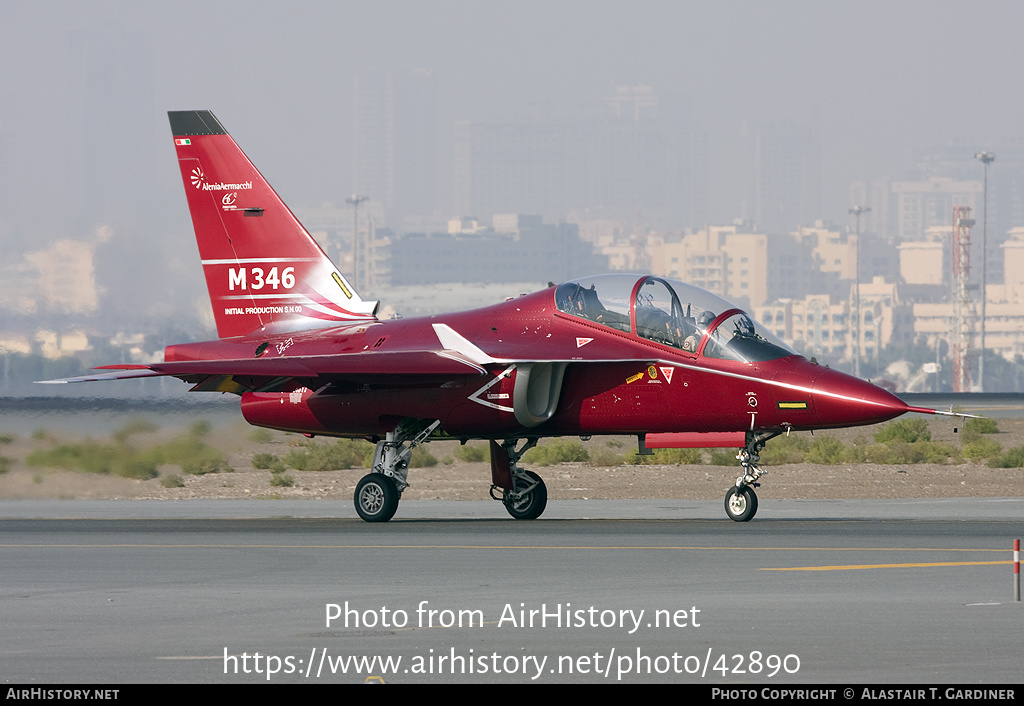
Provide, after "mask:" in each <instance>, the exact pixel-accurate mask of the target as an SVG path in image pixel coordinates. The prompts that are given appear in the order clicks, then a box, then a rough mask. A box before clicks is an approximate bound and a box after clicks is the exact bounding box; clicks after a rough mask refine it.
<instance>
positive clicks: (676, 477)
mask: <svg viewBox="0 0 1024 706" xmlns="http://www.w3.org/2000/svg"><path fill="white" fill-rule="evenodd" d="M998 423H999V428H1000V433H998V434H994V435H991V436H990V437H989V438H992V439H994V440H996V441H997V442H999V443H1000V444H1001V445H1002V447H1003V448H1004V449H1009V448H1011V447H1015V446H1021V445H1024V419H999V420H998ZM929 424H930V428H931V431H932V438H933V440H935V441H946V442H950V443H955V444H959V443H960V442H959V435H958V434H954V433H953V428H954V427H956V426H959V424H960V421H959V420H951V419H947V418H932V419H930V420H929ZM180 431H181V430H171V429H162V430H159V431H157V432H152V433H148V434H141V435H138V436H134V437H132V443H133V444H136V445H139V446H144V445H146V444H148V443H161V442H163V441H166V440H167V439H168V438H170V437H171V436H172V435H173V434H174V433H177V432H180ZM875 431H877V429H876V428H873V427H861V428H857V429H846V430H838V431H835V432H829V433H830V434H832V435H833V436H836V437H837V438H839V439H841V440H843V441H845V442H847V443H850V442H852V441H853V440H854V439H855V438H856V437H858V436H861V437H863V438H865V439H868V440H870V439H871V437H872V435H873V434H874V432H875ZM820 433H821V432H819V434H820ZM262 436H263V438H262V439H260V440H259V441H253V440H252V439H253V438H260V434H259V433H254V432H253V429H252V428H250V427H245V426H243V425H241V424H239V425H237V426H236V425H230V426H227V427H222V428H218V429H214V430H213V432H212V433H211V435H210V437H209V438H208V439H207V442H208V443H209V444H211V445H213V446H215V447H217V448H218V449H220V450H222V451H224V452H225V453H228V454H229V462H230V465H231V466H232V468H233V470H232V471H231V472H222V473H211V474H207V475H201V476H200V475H188V474H184V473H181V471H180V469H179V468H177V467H176V466H171V465H168V466H163V467H161V469H160V472H161V477H163V476H167V475H169V474H174V473H178V474H179V475H180V477H181V480H182V482H183V483H184V487H177V488H167V487H164V486H163V485H162V484H161V482H160V479H153V480H146V481H138V480H130V479H125V478H118V477H113V476H109V475H98V474H92V473H84V472H78V471H67V470H60V469H51V468H40V467H30V466H29V465H28V464H27V463H26V458H27V456H28V455H29V454H30V453H31V452H32V451H33V450H34V449H38V448H46V447H47V445H52V444H55V443H61V442H65V441H73V439H66V438H61V439H53V438H50V439H40V438H28V437H25V438H14V439H5V440H4V441H5V442H6V443H4V444H3V445H2V446H0V456H2V457H4V458H6V459H7V460H8V462H7V464H6V465H7V468H8V470H7V472H6V473H2V474H0V499H25V498H53V499H62V498H64V499H86V498H94V499H122V498H125V499H127V498H131V499H163V500H173V499H191V498H217V499H232V498H268V499H274V498H323V499H330V500H344V501H347V502H351V498H352V493H353V491H354V490H355V485H356V483H357V482H358V481H359V479H360V478H361V477H362V476H363V475H364V474H365V473H366V470H365V469H349V470H344V471H322V472H301V471H294V470H289V471H288V475H290V476H291V477H292V479H293V480H294V485H293V486H291V487H275V486H272V485H271V483H270V481H271V477H272V476H271V473H270V471H265V470H256V469H254V468H253V467H252V458H253V456H254V455H255V454H257V453H271V454H276V455H278V456H284V455H285V454H287V453H288V452H289V451H292V450H294V445H295V444H296V442H297V441H299V440H302V437H297V436H296V435H288V434H283V433H277V432H273V433H271V434H269V440H266V437H267V436H268V435H266V434H263V435H262ZM618 441H620V442H621V443H622V447H621V448H618V449H616V450H617V451H619V452H621V451H622V450H625V449H628V448H632V445H633V444H635V440H634V439H632V438H621V439H619V440H618ZM607 442H608V440H607V439H599V438H595V439H593V440H591V441H590V442H588V443H587V444H586V445H585V448H587V449H590V450H594V449H597V448H601V447H602V446H603V445H605V444H607ZM456 445H457V444H456V442H433V443H431V444H429V446H428V447H427V448H428V449H429V450H430V451H431V452H432V453H433V455H434V456H436V457H437V458H439V459H442V462H441V463H439V464H438V465H436V466H433V467H431V468H413V469H411V471H410V473H409V481H410V483H411V487H410V488H408V489H407V490H406V491H405V493H404V495H403V497H404V498H407V499H416V500H424V499H427V500H429V499H437V500H480V499H485V498H486V497H487V494H488V490H489V488H490V468H489V465H488V464H487V463H486V462H477V463H464V462H460V461H457V460H454V459H452V452H453V451H454V449H455V448H456ZM444 460H448V463H445V462H444ZM531 468H533V469H534V470H536V471H537V472H538V473H539V474H540V475H541V476H542V477H543V478H544V481H545V483H546V484H547V487H548V496H549V497H550V498H551V499H554V500H567V499H659V498H664V499H716V498H721V497H724V495H725V491H726V490H727V489H728V488H729V487H730V486H731V485H732V484H733V482H734V481H735V479H736V476H737V475H738V474H739V466H738V464H736V465H734V466H714V465H683V466H678V465H676V466H616V467H595V466H591V465H589V464H586V463H562V464H558V465H553V466H547V467H538V466H531ZM766 468H767V471H768V473H767V474H766V475H765V476H764V477H763V478H762V479H761V483H762V485H761V488H760V489H759V490H758V495H759V496H760V497H761V498H762V499H771V498H776V499H782V498H787V499H801V498H802V499H822V498H942V497H1001V496H1018V495H1021V494H1024V492H1022V490H1024V483H1022V471H1021V469H995V468H989V467H988V466H985V465H983V464H977V463H959V464H953V463H948V464H913V465H876V464H870V463H862V464H845V463H844V464H840V465H816V464H810V463H799V464H787V465H779V466H767V467H766Z"/></svg>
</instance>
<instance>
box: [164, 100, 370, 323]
mask: <svg viewBox="0 0 1024 706" xmlns="http://www.w3.org/2000/svg"><path fill="white" fill-rule="evenodd" d="M168 116H169V117H170V120H171V132H172V133H173V134H174V145H175V149H176V150H177V153H178V165H179V167H180V168H181V178H182V181H183V183H184V185H185V196H186V197H187V198H188V207H189V210H190V211H191V213H192V224H193V226H194V227H195V232H196V241H197V242H198V243H199V255H200V257H201V258H202V262H203V272H204V274H205V275H206V286H207V288H208V289H209V291H210V301H211V303H212V304H213V314H214V317H215V319H216V322H217V334H218V335H219V336H220V337H221V338H228V337H232V336H244V335H246V334H249V333H252V332H254V331H256V330H257V329H261V328H264V327H268V328H269V329H271V330H289V329H300V328H309V327H313V326H318V325H330V324H332V323H339V322H346V321H358V320H367V319H373V318H374V314H375V312H376V310H377V302H373V301H363V300H362V299H361V298H360V297H359V295H358V294H357V293H356V292H355V290H353V289H352V286H351V285H350V284H349V283H348V280H346V279H345V277H344V276H343V275H342V274H341V273H340V272H338V270H337V268H336V267H335V266H334V263H332V262H331V260H330V258H328V257H327V255H326V254H325V253H324V251H323V250H322V249H321V248H320V246H319V245H317V243H316V241H315V240H313V238H312V236H310V234H309V233H308V232H307V231H306V229H305V228H303V226H302V224H301V223H299V221H298V219H297V218H295V215H294V214H293V213H292V212H291V211H290V210H289V209H288V207H287V206H285V205H284V202H283V201H281V199H280V197H279V196H278V195H277V194H276V193H275V192H274V190H273V189H272V188H270V184H268V183H267V181H266V180H265V179H264V178H263V175H262V174H260V173H259V170H257V169H256V167H255V166H253V163H252V162H250V161H249V158H248V157H246V156H245V153H244V152H242V150H241V149H240V148H239V147H238V145H237V144H235V141H234V140H233V139H232V138H231V136H230V135H228V133H227V131H226V130H225V129H224V127H223V126H222V125H221V124H220V122H219V121H218V120H217V118H215V117H214V115H213V113H211V112H210V111H208V110H188V111H172V112H170V113H168Z"/></svg>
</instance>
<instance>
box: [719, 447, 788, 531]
mask: <svg viewBox="0 0 1024 706" xmlns="http://www.w3.org/2000/svg"><path fill="white" fill-rule="evenodd" d="M781 433H782V432H779V431H776V432H768V433H761V434H758V433H756V432H752V431H748V432H747V438H746V443H747V445H746V447H745V448H744V449H742V450H741V451H740V452H739V454H738V455H737V456H736V458H737V459H738V460H739V462H740V466H742V467H743V475H741V476H740V477H739V478H737V479H736V485H735V486H733V487H732V488H729V492H728V493H726V494H725V514H726V515H728V516H729V519H730V520H734V521H735V522H748V521H750V520H752V519H753V518H754V515H755V514H757V493H755V492H754V488H757V487H759V486H760V485H761V484H760V483H758V482H757V479H758V478H760V477H761V476H763V475H764V474H765V471H764V469H762V468H761V467H760V466H758V465H757V462H758V461H760V460H761V456H760V453H761V449H763V448H764V445H765V443H767V442H768V440H769V439H774V438H775V437H776V436H778V435H779V434H781Z"/></svg>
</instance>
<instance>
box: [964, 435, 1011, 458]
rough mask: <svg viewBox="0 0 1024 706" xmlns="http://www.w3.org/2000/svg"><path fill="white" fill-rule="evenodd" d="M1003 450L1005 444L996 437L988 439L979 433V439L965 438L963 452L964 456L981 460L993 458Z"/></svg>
mask: <svg viewBox="0 0 1024 706" xmlns="http://www.w3.org/2000/svg"><path fill="white" fill-rule="evenodd" d="M1002 451H1003V445H1002V444H1000V443H999V442H998V441H995V440H994V439H986V438H985V437H983V436H980V435H979V438H977V439H971V440H969V441H968V440H967V439H964V444H963V447H962V448H961V453H962V454H963V457H964V458H969V459H971V460H972V461H980V460H983V459H986V458H992V457H994V456H999V455H1000V454H1001V453H1002Z"/></svg>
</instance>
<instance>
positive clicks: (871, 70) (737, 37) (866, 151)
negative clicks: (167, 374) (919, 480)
mask: <svg viewBox="0 0 1024 706" xmlns="http://www.w3.org/2000/svg"><path fill="white" fill-rule="evenodd" d="M1021 27H1024V4H1022V3H1020V2H1010V1H1008V2H977V1H976V0H975V1H972V2H936V1H934V0H929V1H920V2H918V1H913V2H899V1H897V2H892V1H891V0H888V1H885V2H871V1H868V2H864V1H859V2H825V1H818V2H777V1H774V2H763V1H756V2H752V1H737V2H721V1H718V2H710V1H708V2H681V1H667V2H662V1H657V2H654V1H651V2H643V1H637V0H630V1H629V2H625V1H622V2H596V1H595V0H586V1H582V2H576V1H571V2H570V1H561V2H559V1H551V0H547V1H543V2H535V1H524V0H516V1H515V2H507V1H503V2H457V1H435V2H411V1H401V2H386V1H380V0H375V1H373V2H337V1H332V2H301V1H299V2H291V3H288V4H287V5H286V4H285V3H282V2H262V1H253V0H246V1H245V2H216V1H212V2H211V1H210V0H203V1H202V2H192V1H189V0H176V1H175V2H137V1H133V2H113V1H95V0H93V1H88V2H81V1H78V2H46V1H41V2H20V1H18V0H0V56H2V66H3V67H4V70H3V71H2V72H0V138H2V139H3V141H0V146H3V147H4V152H2V153H0V158H2V159H3V161H2V162H0V183H3V184H6V185H10V184H12V183H16V184H17V185H19V186H18V188H19V189H21V190H20V191H18V192H17V197H16V198H15V197H12V196H11V195H10V194H9V195H8V198H7V200H3V199H2V197H0V203H2V204H4V208H5V209H9V213H8V216H10V217H11V218H13V219H14V220H19V219H18V218H16V217H17V216H21V219H20V222H24V221H25V220H26V219H27V218H28V215H29V214H32V213H34V212H36V211H40V212H43V211H45V210H46V208H47V206H46V204H47V201H46V200H45V199H49V200H50V201H49V203H50V204H51V205H52V203H53V199H55V198H58V199H59V197H60V193H59V191H60V189H61V188H73V185H72V186H68V185H67V182H68V180H71V181H74V180H78V179H81V178H82V177H81V176H79V175H82V174H88V173H89V168H88V166H87V167H85V168H84V169H83V167H82V166H81V165H77V166H76V165H74V160H75V156H74V152H75V150H74V149H71V150H70V152H69V149H68V145H69V144H72V145H73V144H74V143H75V142H76V141H78V140H82V139H90V137H93V136H92V135H85V136H83V135H81V134H78V133H76V132H75V130H76V127H75V126H76V125H81V124H84V125H88V126H93V125H95V121H93V122H89V116H85V115H80V113H82V112H83V111H87V110H90V106H93V109H94V107H95V106H97V105H103V104H104V95H103V92H104V91H105V90H107V88H106V87H105V84H104V83H103V82H102V81H98V80H93V81H91V82H89V85H88V86H87V87H86V89H87V90H88V91H89V92H90V94H91V95H90V96H89V97H88V99H87V100H83V99H82V97H81V91H82V89H83V87H82V86H78V85H75V84H76V83H77V82H80V78H78V77H81V76H82V75H83V71H84V69H83V67H81V66H79V65H78V63H79V61H80V59H79V58H76V57H80V55H79V54H76V52H75V50H74V47H75V46H76V41H81V40H80V39H77V40H76V37H79V38H80V37H82V36H85V37H89V38H91V39H89V40H87V41H93V40H94V39H95V37H96V36H101V37H103V36H105V37H110V42H111V44H112V45H116V46H118V47H120V49H119V51H121V52H122V54H121V56H124V63H125V64H130V65H131V66H130V67H129V66H125V67H122V68H123V70H125V71H127V70H128V69H129V68H131V69H133V70H138V71H145V75H147V76H151V80H150V81H149V83H150V86H149V88H148V89H147V90H145V91H138V101H137V106H136V107H135V109H134V112H133V109H132V107H131V106H132V96H130V95H129V96H125V95H117V96H113V97H112V98H111V101H110V103H111V104H113V105H116V106H117V107H118V110H119V111H122V112H124V113H125V114H126V115H128V117H130V119H131V120H132V121H138V122H142V123H147V122H149V123H151V124H149V125H142V126H139V127H138V128H136V132H140V133H142V134H145V135H147V136H150V135H151V140H152V155H153V156H151V157H150V158H149V159H150V161H151V162H152V169H151V171H152V173H153V174H154V175H157V176H154V177H153V181H152V182H151V185H150V182H146V183H145V189H144V191H145V194H146V198H147V199H148V198H152V205H151V206H150V208H151V209H152V212H153V213H154V215H155V216H157V217H159V219H161V221H169V222H172V223H174V224H176V226H175V227H178V226H181V227H186V228H187V224H188V220H187V212H186V209H185V202H184V199H183V198H182V197H181V196H182V195H181V191H180V190H181V186H180V183H179V182H178V177H177V171H176V168H175V165H174V152H173V146H172V143H171V140H170V133H169V130H168V127H167V120H166V114H165V111H167V110H174V109H191V108H204V109H210V110H212V111H213V112H214V113H215V114H216V115H217V116H218V117H219V118H220V119H221V121H222V122H223V123H224V124H225V126H226V127H227V128H228V129H229V131H231V133H232V134H233V135H234V137H235V138H236V139H237V140H238V141H239V143H240V144H241V145H242V147H243V149H245V150H246V151H247V153H248V154H249V156H250V157H251V158H252V159H253V161H254V162H255V163H256V164H257V165H258V166H259V167H260V169H261V170H262V171H263V172H264V174H265V175H266V176H267V177H268V179H269V180H270V181H271V183H272V184H274V185H275V187H277V188H278V190H279V191H280V192H281V194H282V196H283V197H284V198H285V200H286V201H287V202H288V203H289V204H290V205H292V206H293V207H296V208H300V207H303V206H308V205H315V204H318V203H320V202H321V201H327V200H338V199H339V198H340V197H341V196H342V195H344V194H346V193H348V192H349V184H350V180H351V168H350V165H349V154H350V152H351V133H350V128H351V122H352V117H351V98H352V77H353V72H354V71H355V70H357V69H364V68H386V69H408V68H426V69H430V70H432V71H434V72H436V75H437V77H438V82H439V87H440V91H441V98H442V100H441V112H442V114H441V123H440V124H441V125H442V128H447V126H448V125H450V121H452V120H455V119H470V120H484V119H496V118H501V117H507V116H519V115H524V114H530V113H531V112H536V111H544V112H548V113H552V114H561V113H569V114H571V113H574V112H576V111H582V110H585V109H586V107H587V106H593V105H595V104H599V101H600V98H601V97H602V96H604V95H606V94H607V92H608V90H609V87H610V85H611V83H612V82H613V81H616V82H637V83H647V84H650V85H652V86H654V88H655V90H656V91H657V92H658V93H659V94H660V95H664V96H668V95H675V96H679V97H681V98H682V99H683V101H684V103H685V105H686V107H687V108H688V110H689V112H690V115H691V116H692V118H693V120H694V121H696V122H697V123H698V124H700V125H702V126H704V127H705V128H706V129H707V130H708V132H709V137H710V158H711V163H712V167H711V170H712V174H711V176H712V182H711V216H712V219H713V220H719V221H724V220H728V219H731V218H732V217H734V216H735V215H738V214H737V212H736V208H737V203H738V199H739V194H738V191H739V187H740V184H741V183H742V181H741V176H742V175H741V173H740V171H739V170H740V166H741V160H740V159H739V156H738V154H737V148H736V143H737V141H738V137H739V134H740V129H741V125H742V124H743V123H744V122H747V123H750V124H756V123H758V122H762V121H770V120H799V121H805V122H816V123H817V125H818V126H819V127H820V133H821V159H822V168H821V174H822V188H821V201H822V207H823V211H824V213H823V215H825V216H827V217H831V218H832V219H833V220H835V221H837V222H839V223H845V222H846V219H847V216H846V207H847V205H848V204H847V200H848V188H849V183H850V181H852V180H855V179H864V178H872V177H877V176H883V175H896V172H898V171H899V170H900V169H901V168H902V167H903V165H904V162H905V155H906V152H907V150H908V149H909V148H910V147H912V146H913V145H915V144H919V143H921V142H927V141H933V140H945V139H950V138H958V139H973V140H976V141H977V143H978V147H979V148H981V147H984V146H985V145H986V144H987V143H988V142H990V141H993V140H996V139H1005V138H1013V137H1018V136H1020V135H1021V127H1020V126H1021V116H1022V114H1024V110H1022V108H1024V92H1022V91H1021V90H1020V87H1019V71H1020V69H1021V67H1024V42H1022V41H1021V38H1020V32H1021ZM136 49H137V50H138V54H139V55H138V56H137V57H136V56H134V55H133V52H134V51H135V50H136ZM136 62H137V64H138V65H137V66H135V64H136ZM122 127H123V126H119V125H107V126H104V125H102V124H100V125H99V126H97V127H90V128H89V129H90V130H92V131H94V132H95V133H96V134H95V136H94V137H95V139H97V140H100V139H102V140H110V141H111V142H112V143H113V145H112V147H111V149H110V150H109V151H108V152H103V154H106V155H108V156H109V159H110V160H111V161H112V162H114V163H115V164H116V163H119V162H122V161H128V160H131V159H132V155H131V154H124V153H123V152H119V151H118V150H117V148H116V144H117V142H118V133H119V131H121V129H122ZM105 128H106V129H105ZM69 131H70V134H67V133H69ZM69 154H70V156H69ZM87 154H91V155H94V156H93V157H92V159H96V157H95V155H96V154H98V152H97V151H96V150H95V149H93V151H92V152H87ZM967 158H968V159H969V155H967ZM69 164H70V166H68V165H69ZM55 170H57V171H59V172H63V173H62V174H55V173H54V172H55ZM147 170H149V166H147ZM103 173H104V174H108V173H109V174H110V176H109V177H105V178H104V179H103V180H102V181H103V182H104V183H98V184H93V185H90V188H109V189H111V190H116V189H120V188H122V187H124V188H128V187H129V186H131V187H133V188H135V189H136V192H133V193H140V192H139V184H138V183H135V184H128V183H127V182H126V183H125V184H120V183H118V180H119V179H121V178H124V179H125V180H135V181H138V180H139V179H140V177H139V176H138V175H133V173H132V172H131V170H130V169H127V168H125V169H114V170H111V171H109V172H103ZM146 173H148V171H147V172H146ZM121 175H123V176H121ZM141 178H142V180H143V181H145V180H146V177H145V175H143V177H141ZM23 184H30V185H46V189H45V193H44V190H43V189H42V188H39V189H37V188H34V187H31V188H30V187H26V186H22V185H23ZM54 185H56V188H55V187H54ZM55 190H56V192H57V193H55ZM44 196H45V199H44ZM26 210H27V211H26ZM4 218H5V214H3V213H0V223H2V222H3V220H4ZM11 218H9V219H8V220H10V219H11ZM44 222H45V219H44ZM82 227H83V228H84V229H86V230H87V229H88V227H89V224H85V223H83V224H82ZM0 233H4V234H5V235H6V236H7V237H10V235H11V233H10V229H7V230H0ZM67 235H71V236H72V237H75V236H76V235H80V234H74V233H69V234H67Z"/></svg>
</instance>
